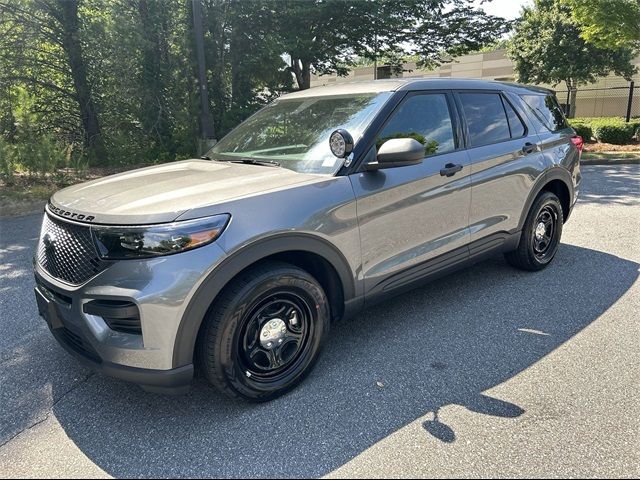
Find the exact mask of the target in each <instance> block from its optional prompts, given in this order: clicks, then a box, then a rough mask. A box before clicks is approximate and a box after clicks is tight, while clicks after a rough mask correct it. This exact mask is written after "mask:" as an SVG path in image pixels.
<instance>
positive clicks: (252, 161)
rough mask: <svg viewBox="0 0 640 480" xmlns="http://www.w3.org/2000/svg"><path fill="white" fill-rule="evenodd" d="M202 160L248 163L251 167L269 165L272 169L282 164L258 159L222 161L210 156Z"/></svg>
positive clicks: (203, 157)
mask: <svg viewBox="0 0 640 480" xmlns="http://www.w3.org/2000/svg"><path fill="white" fill-rule="evenodd" d="M200 158H201V159H202V160H214V161H216V162H229V163H248V164H250V165H268V166H271V167H279V166H280V163H278V162H274V161H273V160H260V159H257V158H237V159H236V158H232V159H226V158H225V159H222V158H216V159H213V158H211V157H210V156H209V155H202V156H201V157H200Z"/></svg>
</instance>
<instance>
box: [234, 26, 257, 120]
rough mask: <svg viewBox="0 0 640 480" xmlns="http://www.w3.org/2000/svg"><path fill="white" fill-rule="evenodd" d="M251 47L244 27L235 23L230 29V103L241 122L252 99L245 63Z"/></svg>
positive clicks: (248, 65) (249, 72) (249, 69)
mask: <svg viewBox="0 0 640 480" xmlns="http://www.w3.org/2000/svg"><path fill="white" fill-rule="evenodd" d="M250 48H251V45H250V43H249V42H248V41H247V36H246V34H245V26H244V25H242V24H241V23H235V24H234V25H233V27H232V29H231V42H230V50H229V55H230V61H231V103H232V105H233V107H234V113H235V114H236V115H238V116H239V117H238V118H237V119H234V120H237V121H240V120H243V119H244V118H243V117H244V115H245V110H246V108H247V106H248V105H249V103H250V102H251V99H252V92H251V78H250V76H251V73H252V72H251V67H250V64H249V62H247V52H248V51H250Z"/></svg>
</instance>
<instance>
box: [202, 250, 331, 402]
mask: <svg viewBox="0 0 640 480" xmlns="http://www.w3.org/2000/svg"><path fill="white" fill-rule="evenodd" d="M328 330H329V308H328V302H327V298H326V295H325V293H324V291H323V289H322V287H321V286H320V285H319V284H318V282H317V281H316V280H315V279H314V278H313V277H312V276H311V275H309V274H308V273H307V272H306V271H304V270H302V269H300V268H297V267H295V266H293V265H289V264H286V263H281V262H269V263H265V264H263V265H261V266H259V267H256V268H254V269H252V270H249V271H248V272H245V273H244V274H241V276H240V277H239V278H237V279H235V280H234V281H232V283H231V284H230V285H229V286H228V287H227V288H226V289H225V290H224V291H223V292H222V294H221V296H220V297H219V298H218V299H217V300H216V302H215V304H214V305H213V307H212V309H211V311H210V313H209V314H208V316H207V318H205V324H204V325H203V330H202V331H201V334H200V338H199V344H198V357H199V363H200V366H201V367H202V368H203V370H204V373H205V376H206V377H207V379H208V380H209V382H210V383H211V384H213V385H214V386H215V387H217V388H218V389H219V390H221V391H222V392H224V393H226V394H227V395H230V396H233V397H241V398H244V399H246V400H250V401H256V402H264V401H268V400H271V399H274V398H276V397H278V396H280V395H283V394H284V393H286V392H287V391H289V390H291V389H292V388H294V387H295V386H296V385H297V384H298V383H300V381H302V379H303V378H304V377H305V376H306V375H307V374H308V373H309V371H310V370H311V368H312V366H313V365H314V363H315V361H316V359H317V357H318V354H319V353H320V349H321V347H322V344H323V342H324V339H325V337H326V335H327V333H328Z"/></svg>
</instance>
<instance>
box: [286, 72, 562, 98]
mask: <svg viewBox="0 0 640 480" xmlns="http://www.w3.org/2000/svg"><path fill="white" fill-rule="evenodd" d="M450 89H454V90H464V89H473V90H506V91H512V92H514V93H532V92H533V93H538V94H540V93H543V94H547V93H550V92H552V91H551V90H549V89H546V88H542V87H534V86H529V85H520V84H518V83H509V82H497V81H492V80H480V79H475V78H451V77H447V78H415V79H414V78H411V79H409V78H398V79H388V80H366V81H354V82H340V83H335V84H332V85H324V86H321V87H314V88H309V89H307V90H300V91H297V92H293V93H288V94H286V95H283V96H282V97H280V98H283V99H294V98H306V97H319V96H330V95H349V94H357V93H380V92H395V91H414V90H450Z"/></svg>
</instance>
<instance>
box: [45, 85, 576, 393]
mask: <svg viewBox="0 0 640 480" xmlns="http://www.w3.org/2000/svg"><path fill="white" fill-rule="evenodd" d="M581 148H582V140H581V139H580V137H577V136H576V135H575V132H574V131H573V130H572V129H571V128H570V127H569V126H568V124H567V122H566V120H565V118H564V115H563V113H562V110H561V108H560V106H559V105H558V103H557V101H556V99H555V97H554V95H553V93H552V92H550V91H548V90H544V89H540V88H533V87H525V86H520V85H512V84H505V83H497V82H486V81H480V80H454V79H427V80H412V81H410V80H388V81H375V82H363V83H359V82H356V83H343V84H338V85H333V86H328V87H320V88H315V89H311V90H306V91H302V92H296V93H292V94H289V95H284V96H282V97H281V98H279V99H278V100H276V101H275V102H273V103H272V104H270V105H269V106H267V107H265V108H263V109H262V110H260V111H259V112H258V113H256V114H255V115H253V116H252V117H250V118H249V119H248V120H246V121H245V122H244V123H242V124H241V125H240V126H238V127H237V128H236V129H235V130H233V131H232V132H231V133H229V134H228V135H227V136H226V137H224V138H223V139H222V140H221V141H220V142H219V143H218V144H217V145H216V146H215V147H213V148H212V149H211V151H209V152H208V153H207V155H206V157H203V158H202V159H198V160H187V161H180V162H174V163H169V164H164V165H157V166H153V167H149V168H143V169H140V170H135V171H131V172H127V173H122V174H119V175H114V176H110V177H106V178H102V179H99V180H95V181H91V182H87V183H83V184H80V185H76V186H72V187H69V188H66V189H64V190H61V191H59V192H57V193H56V194H54V195H53V196H52V197H51V200H50V202H49V203H48V205H47V207H46V213H45V215H44V220H43V223H42V231H41V235H40V242H39V245H38V249H37V252H36V255H35V261H34V266H35V277H36V290H35V291H36V298H37V302H38V307H39V311H40V314H41V315H42V316H43V317H44V318H45V319H46V321H47V323H48V325H49V327H50V328H51V331H52V333H53V335H54V336H55V338H56V339H57V340H58V341H59V342H60V343H61V344H62V346H63V347H65V348H66V349H67V350H68V351H69V352H70V353H72V354H73V355H75V356H76V357H78V358H79V359H81V360H82V361H84V362H87V363H88V364H90V365H91V366H93V367H94V368H96V369H98V370H100V371H102V372H104V373H105V374H107V375H111V376H114V377H117V378H120V379H124V380H128V381H132V382H135V383H138V384H140V385H141V386H143V388H145V389H147V390H150V391H156V392H169V393H170V392H174V393H175V392H183V391H185V390H186V389H188V387H189V385H190V383H191V380H192V377H193V374H194V365H197V366H198V367H199V369H200V370H201V371H202V373H203V375H204V376H205V377H206V378H207V379H208V381H209V382H210V383H212V384H213V385H214V386H215V387H217V388H218V389H219V390H221V391H223V392H225V393H226V394H228V395H232V396H235V397H239V398H244V399H248V400H253V401H266V400H269V399H272V398H275V397H277V396H279V395H282V394H283V393H285V392H287V391H288V390H290V389H291V388H293V387H294V386H295V385H296V384H298V383H299V382H300V381H301V380H302V379H303V378H304V377H305V376H306V375H307V374H308V373H309V371H310V370H311V367H312V366H313V364H314V363H315V362H316V360H317V358H318V354H319V353H320V350H321V348H322V345H323V343H324V342H325V340H326V338H327V336H328V335H329V328H330V325H331V323H332V322H334V321H336V320H339V319H341V318H345V317H349V316H351V315H353V314H354V313H356V312H358V311H360V310H361V309H362V308H363V307H365V306H370V305H372V304H374V303H376V302H378V301H380V300H384V299H386V298H389V297H390V296H391V295H395V294H397V293H400V292H403V291H406V290H408V289H411V288H415V287H416V286H419V285H420V284H422V283H423V282H425V281H427V280H432V279H434V278H435V277H438V276H440V275H443V274H445V273H447V272H451V271H452V270H454V269H457V268H459V267H461V266H463V265H468V264H470V263H472V262H477V261H478V260H480V259H482V258H485V257H487V256H489V255H494V254H496V253H504V254H505V255H506V258H507V260H508V261H509V263H511V264H512V265H514V266H515V267H518V268H521V269H525V270H531V271H536V270H540V269H542V268H545V267H546V266H547V265H549V263H550V262H551V261H552V260H553V258H554V255H555V254H556V252H557V250H558V246H559V243H560V236H561V233H562V227H563V224H564V222H566V221H567V219H568V217H569V215H570V213H571V210H572V207H573V205H574V204H575V201H576V197H577V195H578V185H579V183H580V167H579V164H580V151H581Z"/></svg>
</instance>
